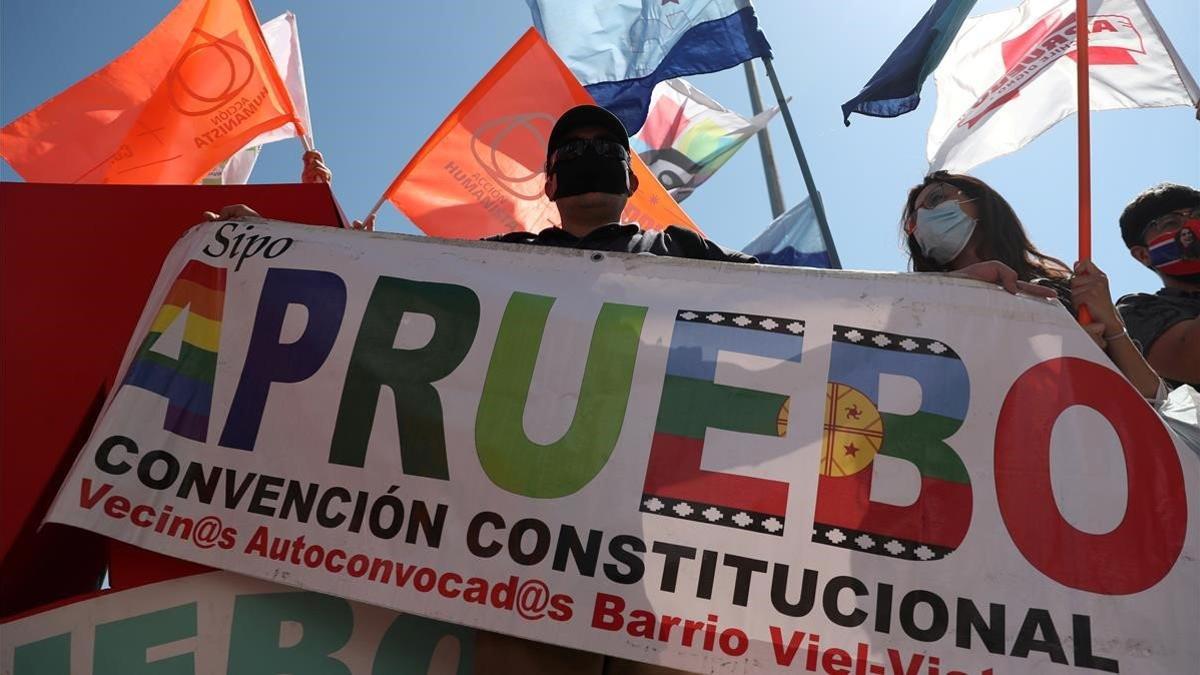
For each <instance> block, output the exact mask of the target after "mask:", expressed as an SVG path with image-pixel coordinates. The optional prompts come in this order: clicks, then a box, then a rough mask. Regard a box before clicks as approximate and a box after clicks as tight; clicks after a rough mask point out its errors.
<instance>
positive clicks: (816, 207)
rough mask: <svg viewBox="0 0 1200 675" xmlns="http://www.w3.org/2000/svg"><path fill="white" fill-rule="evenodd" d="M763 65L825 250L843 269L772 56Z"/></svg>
mask: <svg viewBox="0 0 1200 675" xmlns="http://www.w3.org/2000/svg"><path fill="white" fill-rule="evenodd" d="M762 62H763V65H765V66H766V67H767V77H768V78H770V80H771V88H772V89H774V90H775V98H776V100H778V101H779V109H780V111H781V112H782V113H783V121H784V123H785V124H786V125H787V130H788V136H790V137H791V139H792V149H793V150H795V151H796V159H797V161H799V162H800V173H802V174H803V175H804V185H805V187H806V188H808V196H809V199H811V200H812V205H813V212H814V213H815V214H816V216H817V225H818V226H820V228H821V236H822V237H823V238H824V239H825V249H826V250H827V251H829V261H830V263H831V265H832V267H833V269H841V268H842V261H841V259H840V258H839V257H838V253H837V247H836V246H834V244H833V235H832V234H831V233H830V232H829V221H828V220H826V218H825V204H824V203H823V202H822V201H821V195H820V193H818V192H817V185H816V183H815V182H814V181H813V177H812V170H811V169H809V168H808V159H806V158H805V156H804V148H803V147H801V146H800V135H799V134H798V133H797V132H796V122H795V121H794V120H793V119H792V111H791V108H789V107H788V104H787V98H786V97H785V96H784V95H783V87H781V86H780V85H779V77H778V76H777V75H776V74H775V66H774V65H773V63H772V61H771V57H770V56H764V57H762Z"/></svg>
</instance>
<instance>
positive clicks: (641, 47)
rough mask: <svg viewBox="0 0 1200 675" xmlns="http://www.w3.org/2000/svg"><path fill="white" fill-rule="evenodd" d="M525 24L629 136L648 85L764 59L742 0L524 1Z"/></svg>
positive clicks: (763, 44) (764, 47)
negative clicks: (528, 15) (529, 18)
mask: <svg viewBox="0 0 1200 675" xmlns="http://www.w3.org/2000/svg"><path fill="white" fill-rule="evenodd" d="M525 1H526V2H527V3H528V4H529V10H530V12H532V13H533V24H534V26H536V27H537V29H538V32H540V33H541V34H542V37H544V38H545V39H546V41H547V42H548V43H550V46H551V47H553V48H554V51H556V52H557V53H558V55H559V57H561V58H562V60H563V61H564V62H566V64H567V66H568V67H569V68H570V69H571V72H573V73H575V76H576V77H578V78H579V81H580V83H582V84H583V85H584V86H585V87H586V88H587V90H588V92H589V93H591V95H592V98H594V99H596V104H597V105H601V106H604V107H605V108H608V109H609V110H611V111H612V112H613V114H615V115H616V116H617V117H619V118H620V119H621V122H622V123H624V124H625V128H626V129H627V130H628V131H629V133H630V134H634V133H636V132H637V131H638V129H641V128H642V123H643V122H645V120H646V111H647V109H648V108H649V107H650V94H651V92H652V91H653V90H654V85H656V84H658V83H659V82H662V81H664V80H669V79H672V78H676V77H683V76H685V75H694V74H698V73H711V72H715V71H718V70H724V69H726V68H732V67H733V66H736V65H738V64H739V63H742V62H743V61H748V60H750V59H752V58H755V57H762V56H770V55H771V45H769V44H767V38H766V36H764V35H763V33H762V31H761V30H759V28H758V18H757V17H755V15H754V7H753V6H751V4H750V0H607V1H606V2H598V3H589V2H579V0H525Z"/></svg>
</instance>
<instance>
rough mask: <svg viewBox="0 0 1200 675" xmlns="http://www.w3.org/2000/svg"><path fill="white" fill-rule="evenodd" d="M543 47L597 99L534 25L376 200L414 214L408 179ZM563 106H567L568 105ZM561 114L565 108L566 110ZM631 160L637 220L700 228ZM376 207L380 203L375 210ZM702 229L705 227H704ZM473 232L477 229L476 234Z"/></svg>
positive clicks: (561, 72) (568, 81) (573, 87)
mask: <svg viewBox="0 0 1200 675" xmlns="http://www.w3.org/2000/svg"><path fill="white" fill-rule="evenodd" d="M537 48H541V49H544V51H545V53H546V56H547V57H548V59H549V61H550V62H551V63H553V68H554V75H555V76H557V77H558V78H560V80H561V82H562V84H563V85H565V86H566V87H567V89H568V90H569V91H570V94H571V98H572V99H573V101H574V103H573V104H574V105H577V104H582V103H594V100H593V99H592V97H591V95H590V94H589V93H588V92H587V90H586V89H585V88H584V87H583V86H582V85H581V84H579V81H578V80H577V79H576V78H575V75H574V74H573V73H572V72H571V71H570V69H569V68H568V67H567V66H566V64H565V63H563V61H562V59H561V58H559V57H558V55H557V54H556V53H555V52H554V50H553V49H552V48H551V47H550V46H549V45H548V44H547V43H546V42H545V41H544V40H543V39H542V37H541V35H540V34H538V32H537V30H536V29H534V28H530V29H529V30H527V31H526V32H525V33H524V34H523V35H522V36H521V37H520V39H518V40H517V42H516V43H515V44H514V45H513V46H512V47H511V48H510V49H509V50H508V51H507V52H505V54H504V55H503V56H502V57H501V58H500V60H499V61H497V62H496V64H495V65H494V66H492V68H491V69H490V70H489V71H488V72H487V73H486V74H485V75H484V76H483V77H482V78H481V79H480V81H479V82H478V83H477V84H476V85H475V86H474V87H473V88H472V89H471V91H470V92H468V93H467V95H466V96H465V97H464V98H463V99H462V100H461V101H460V102H459V103H458V105H457V106H455V108H454V109H453V110H452V111H451V112H450V114H449V115H447V116H446V118H445V119H444V120H443V121H442V123H441V124H439V125H438V127H437V128H436V129H435V130H434V132H433V133H432V134H431V135H430V137H429V138H428V139H427V140H426V141H425V143H424V144H423V145H422V146H421V148H420V149H419V150H418V151H417V152H416V154H415V155H413V157H412V159H410V160H409V162H408V164H407V165H406V166H405V167H404V169H403V170H402V171H401V172H400V173H399V174H398V175H397V176H396V178H395V179H394V180H393V181H392V182H391V184H390V185H389V186H388V188H387V190H386V191H385V192H384V193H383V197H381V198H380V200H379V202H378V203H377V205H376V208H378V206H379V205H381V204H382V202H383V201H385V200H387V201H391V202H392V205H393V206H395V207H396V208H398V209H399V210H400V211H402V212H404V213H405V214H406V215H408V216H409V217H410V218H412V217H413V216H412V214H411V213H409V212H408V210H407V209H406V208H404V206H402V199H401V198H400V196H399V193H401V192H402V190H403V189H404V184H405V182H406V181H407V180H409V179H410V177H412V174H413V172H414V171H415V170H417V169H418V168H420V167H421V166H422V165H423V163H424V162H425V161H426V160H427V159H429V157H430V155H431V154H433V153H435V152H436V151H437V150H438V149H439V147H440V146H441V145H442V144H443V143H444V142H446V141H447V139H448V138H449V137H451V135H452V134H453V133H454V131H455V129H456V127H459V126H460V125H462V126H464V128H465V126H466V125H465V124H463V120H464V118H465V117H466V116H467V115H469V114H470V113H471V111H473V110H474V109H475V107H476V106H478V105H480V104H482V103H484V102H485V99H486V98H487V97H488V95H489V94H490V93H491V91H492V90H493V89H494V88H495V86H496V85H497V84H499V83H500V82H501V81H502V80H503V79H504V78H505V77H506V76H507V75H509V73H510V71H511V70H512V69H513V68H514V67H516V65H517V64H518V63H519V62H520V61H521V60H522V59H523V58H524V57H525V56H527V55H528V53H529V52H530V51H531V50H534V49H537ZM561 112H565V109H564V110H563V111H561ZM560 114H561V113H560ZM631 155H632V156H631V158H630V164H631V168H632V169H633V171H634V173H635V175H636V176H637V178H638V181H639V183H640V184H641V186H642V187H640V188H639V190H638V192H637V193H635V194H634V195H633V196H632V197H630V200H629V203H628V204H627V206H626V209H625V214H623V216H624V217H630V219H631V220H639V221H643V222H642V223H641V224H642V225H643V226H644V227H646V228H647V229H664V228H665V226H666V225H667V224H673V225H679V226H681V227H685V228H688V229H692V230H695V231H697V232H700V228H699V227H697V226H696V224H695V223H694V222H693V221H692V220H691V218H689V217H688V215H687V213H686V212H684V211H683V209H682V207H680V206H679V205H678V203H677V202H675V200H674V199H673V198H672V197H671V196H670V194H669V193H667V191H666V189H665V188H663V187H662V185H661V184H660V183H659V182H658V179H657V178H656V177H655V176H654V174H653V173H652V172H651V171H650V169H649V168H648V167H647V166H646V165H645V163H644V162H643V161H642V160H641V158H640V157H638V156H637V155H636V153H631ZM372 212H374V209H373V210H372ZM414 223H415V224H417V226H418V227H420V228H421V229H422V230H425V231H426V232H427V233H428V234H433V235H434V236H446V235H443V234H441V233H440V232H436V229H435V230H434V231H432V232H431V231H430V228H428V227H426V226H425V225H423V224H422V223H420V222H417V221H416V220H414ZM522 226H523V227H525V228H526V229H530V228H529V227H528V224H524V223H523V224H522ZM502 231H504V230H500V229H497V230H496V231H495V232H492V234H498V233H500V232H502ZM701 234H702V233H701ZM472 236H473V235H472Z"/></svg>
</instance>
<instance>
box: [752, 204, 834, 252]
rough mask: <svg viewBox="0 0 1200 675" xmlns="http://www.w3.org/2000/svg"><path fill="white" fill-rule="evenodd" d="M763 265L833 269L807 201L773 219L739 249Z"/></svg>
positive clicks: (815, 215)
mask: <svg viewBox="0 0 1200 675" xmlns="http://www.w3.org/2000/svg"><path fill="white" fill-rule="evenodd" d="M742 251H743V252H744V253H748V254H750V255H752V256H754V257H755V258H758V261H759V262H760V263H763V264H765V265H788V266H791V267H823V268H825V269H833V267H834V265H833V261H832V259H831V258H830V255H829V247H828V246H826V245H825V238H824V237H822V236H821V226H820V225H819V224H817V214H816V212H815V211H813V207H812V202H811V200H808V199H805V200H804V201H802V202H800V203H799V204H797V205H795V206H793V207H792V208H790V209H788V210H787V211H784V212H783V215H781V216H779V217H778V218H776V219H775V220H774V221H773V222H772V223H771V224H770V225H768V226H767V229H765V230H763V233H762V234H760V235H758V236H757V237H755V238H754V241H752V242H750V243H749V244H746V247H745V248H744V249H742Z"/></svg>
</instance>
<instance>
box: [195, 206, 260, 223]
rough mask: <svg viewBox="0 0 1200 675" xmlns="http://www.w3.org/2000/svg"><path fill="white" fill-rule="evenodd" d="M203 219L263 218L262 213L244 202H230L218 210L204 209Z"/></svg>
mask: <svg viewBox="0 0 1200 675" xmlns="http://www.w3.org/2000/svg"><path fill="white" fill-rule="evenodd" d="M203 218H204V220H241V219H242V218H259V219H263V217H262V214H260V213H259V212H258V211H255V210H254V209H252V208H250V207H249V206H246V205H245V204H230V205H229V206H226V207H224V208H222V209H221V210H220V211H218V212H215V213H214V212H212V211H205V212H204V216H203Z"/></svg>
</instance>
